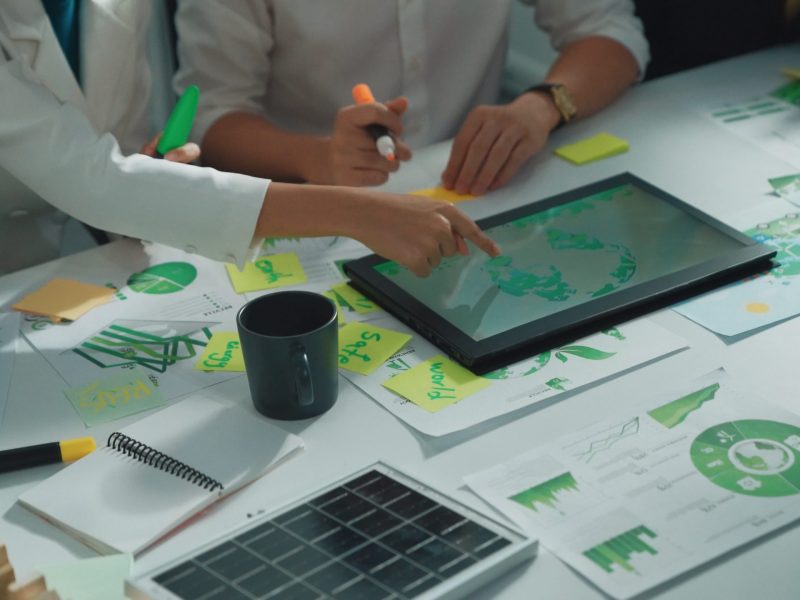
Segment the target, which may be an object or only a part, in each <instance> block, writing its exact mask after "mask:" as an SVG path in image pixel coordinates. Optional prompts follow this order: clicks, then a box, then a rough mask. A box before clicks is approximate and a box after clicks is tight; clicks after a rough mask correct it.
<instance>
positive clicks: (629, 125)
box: [0, 46, 800, 600]
mask: <svg viewBox="0 0 800 600" xmlns="http://www.w3.org/2000/svg"><path fill="white" fill-rule="evenodd" d="M785 66H795V67H796V66H800V47H798V46H788V47H783V48H778V49H775V50H770V51H766V52H761V53H757V54H752V55H748V56H745V57H741V58H737V59H733V60H730V61H725V62H722V63H717V64H715V65H711V66H707V67H703V68H700V69H696V70H693V71H689V72H686V73H682V74H678V75H673V76H671V77H667V78H663V79H660V80H656V81H654V82H651V83H647V84H644V85H641V86H639V87H638V88H636V89H634V90H631V91H630V92H629V93H628V94H627V95H626V96H625V97H624V98H623V99H622V100H620V101H619V102H617V103H616V104H615V105H614V106H613V107H611V108H610V109H608V110H606V111H604V112H603V113H602V114H600V115H597V116H595V117H593V118H591V119H588V120H586V121H583V122H580V123H576V124H574V125H570V126H569V127H565V128H563V129H561V130H559V131H558V132H556V134H555V135H554V136H553V138H552V140H551V142H550V148H549V149H546V150H545V151H543V152H542V153H541V154H540V155H539V156H538V157H537V158H536V160H534V161H533V162H532V164H531V165H530V166H529V167H528V168H527V169H526V170H525V172H523V173H521V174H520V175H519V176H518V177H517V178H515V180H514V181H513V182H512V184H511V185H510V186H509V187H508V188H507V189H505V190H501V191H498V192H496V193H494V194H492V195H491V196H490V197H488V198H486V199H482V200H480V201H476V202H470V203H465V204H462V205H461V206H462V208H464V209H465V210H466V211H467V212H468V213H470V214H471V215H472V216H473V217H475V218H479V217H483V216H487V215H489V214H493V213H495V212H499V211H502V210H507V209H509V208H512V207H515V206H519V205H522V204H526V203H528V202H531V201H533V200H536V199H539V198H543V197H546V196H549V195H552V194H555V193H558V192H562V191H565V190H568V189H571V188H574V187H577V186H580V185H583V184H586V183H590V182H592V181H595V180H598V179H601V178H604V177H607V176H610V175H613V174H616V173H619V172H623V171H631V172H633V173H635V174H637V175H639V176H640V177H643V178H644V179H647V180H649V181H650V182H652V183H653V184H655V185H657V186H659V187H662V188H664V189H665V190H667V191H669V192H670V193H672V194H674V195H676V196H678V197H681V198H682V199H684V200H686V201H688V202H690V203H692V204H694V205H696V206H698V207H699V208H701V209H703V210H705V211H707V212H709V213H711V214H712V215H714V216H716V217H718V218H720V219H722V220H726V219H727V218H729V217H730V215H733V214H735V213H737V212H740V211H742V210H744V209H747V208H749V207H752V206H755V205H757V204H758V203H760V202H766V201H772V200H771V199H770V198H769V197H768V196H766V193H767V192H768V191H769V186H768V184H767V179H768V178H770V177H775V176H779V175H785V174H787V173H792V172H794V171H796V169H793V168H792V167H791V165H789V164H788V163H785V162H783V161H781V160H779V159H777V158H775V157H773V156H771V155H769V154H767V153H765V152H763V151H761V150H760V149H759V148H757V147H755V146H753V145H750V144H749V143H747V142H746V141H744V140H742V139H740V138H738V137H736V136H733V135H732V134H730V133H728V132H727V131H725V130H724V129H723V128H721V127H718V126H717V125H715V124H713V123H711V122H710V121H708V120H706V119H704V118H702V117H701V116H699V115H698V114H697V113H695V112H693V111H692V110H691V107H692V106H698V105H706V104H708V103H713V102H714V101H717V100H725V99H727V98H728V97H730V96H733V97H736V96H739V95H741V94H742V93H747V92H748V91H751V92H752V93H759V92H760V91H766V90H770V89H773V88H774V87H777V86H778V85H779V84H780V83H781V82H782V81H784V79H783V78H782V76H781V75H780V72H779V69H780V68H781V67H785ZM600 131H608V132H610V133H613V134H615V135H618V136H620V137H623V138H625V139H627V140H629V141H630V144H631V150H630V152H628V153H627V154H624V155H621V156H617V157H614V158H611V159H608V160H604V161H600V162H597V163H593V164H589V165H585V166H582V167H574V166H572V165H569V164H568V163H566V162H564V161H562V160H560V159H558V158H555V157H553V156H552V154H551V152H550V151H549V150H550V149H552V148H554V147H556V146H558V145H561V144H563V143H567V142H571V141H577V140H579V139H581V138H584V137H587V136H588V135H592V134H594V133H597V132H600ZM447 154H448V146H447V144H442V145H437V146H434V147H431V148H428V149H425V150H423V151H419V152H417V155H416V156H415V159H414V161H413V162H412V163H409V164H406V165H404V166H403V167H402V169H401V170H400V172H399V173H398V174H396V175H395V176H393V178H392V181H390V182H389V183H388V184H387V185H386V186H385V187H386V189H390V190H394V191H408V190H412V189H415V188H417V187H421V186H428V185H430V181H431V175H435V176H437V175H438V174H439V173H440V172H441V170H442V169H443V167H444V164H445V162H446V158H447ZM120 244H123V245H127V246H123V247H122V248H120ZM137 246H138V245H137V244H135V243H134V242H132V241H124V242H121V243H116V244H112V245H111V246H106V247H102V248H98V249H96V250H91V251H88V252H85V253H82V254H79V255H75V256H73V257H71V258H70V259H69V260H70V262H71V264H78V265H82V266H83V267H85V268H86V269H91V268H93V266H99V265H102V266H104V267H109V266H111V267H113V265H114V261H115V258H114V257H115V255H116V254H117V253H118V252H119V251H120V250H121V249H125V250H126V251H129V250H128V248H134V249H135V248H137ZM62 260H64V259H62ZM59 264H60V261H55V262H52V263H48V264H46V265H41V266H39V267H35V268H32V269H28V270H26V271H21V272H18V273H14V274H12V275H9V276H6V277H3V278H0V307H6V308H7V305H8V304H9V303H10V301H12V300H13V299H14V298H16V297H17V296H19V295H20V293H21V292H23V291H24V290H27V289H30V288H33V287H35V286H36V285H37V284H38V283H40V282H42V281H45V280H47V279H49V278H52V277H54V276H56V275H57V273H58V271H59ZM650 318H652V320H653V321H654V322H656V323H658V324H660V325H662V326H664V327H667V328H669V329H670V330H672V331H673V332H675V333H676V334H678V335H680V336H683V337H684V338H685V339H686V340H687V341H688V342H689V345H690V348H689V349H688V350H685V351H683V352H680V353H677V354H675V355H673V356H670V357H668V358H666V359H664V360H659V361H655V362H653V363H651V364H648V365H645V366H643V367H641V368H638V369H635V370H633V371H631V372H628V373H625V374H623V375H621V376H618V377H615V378H612V379H610V380H609V381H605V382H603V383H601V384H599V385H594V386H590V387H588V388H586V389H583V390H579V391H578V392H577V393H570V394H567V395H564V396H559V397H558V399H557V400H556V401H554V402H547V403H545V406H544V407H542V406H539V407H536V406H533V407H529V408H527V409H523V410H522V411H520V412H517V413H513V414H511V415H508V416H506V417H502V418H499V419H496V420H493V421H491V422H489V423H484V424H482V425H480V426H477V427H475V428H472V429H470V430H467V431H466V432H462V433H458V434H453V435H451V436H447V437H445V438H437V439H433V438H428V437H425V436H422V435H421V434H418V433H416V432H415V431H414V430H412V429H410V428H409V427H407V426H405V425H404V424H403V423H402V422H400V421H398V420H397V419H395V418H394V417H393V416H392V415H391V414H390V413H388V412H387V411H385V410H384V409H383V408H381V407H380V406H379V405H378V404H377V403H375V402H373V401H372V400H371V399H370V398H368V397H366V396H364V395H363V394H362V393H361V392H360V391H358V390H357V389H356V388H355V387H353V386H352V385H351V384H350V383H349V382H347V381H346V380H345V379H344V378H340V385H341V392H340V396H339V400H338V403H337V404H336V406H335V407H334V408H333V409H332V410H331V411H330V412H328V413H327V414H325V415H323V416H322V417H320V418H317V419H312V420H309V421H303V422H285V423H280V425H281V426H282V427H284V428H286V429H287V430H290V431H292V432H294V433H297V434H299V435H301V436H302V437H303V439H304V440H305V443H306V449H305V451H304V452H303V453H302V454H301V455H299V456H297V457H295V458H293V459H292V460H291V461H289V462H288V463H287V464H286V465H284V466H282V467H280V468H279V469H277V470H276V471H275V472H273V473H271V474H270V475H269V476H267V477H265V478H262V479H261V480H259V481H257V482H256V483H254V484H253V485H251V486H250V487H249V488H247V489H246V490H245V491H243V492H242V493H239V494H236V495H234V497H232V498H230V499H228V500H227V501H226V502H223V503H221V505H220V506H218V507H217V508H216V509H215V510H214V511H213V512H212V513H211V514H210V515H208V516H207V517H205V518H204V519H202V520H201V521H199V522H198V523H196V524H194V525H192V526H191V527H189V528H187V529H186V530H184V531H182V532H181V533H179V534H178V535H176V536H175V537H173V538H171V539H169V540H168V541H166V542H165V543H163V544H161V545H160V546H158V547H157V548H155V549H154V550H152V551H150V552H148V553H146V554H145V555H143V556H142V557H141V558H140V559H139V560H137V562H136V564H135V566H134V574H137V573H141V572H145V571H147V570H149V569H151V568H153V567H155V566H156V565H158V564H159V563H161V562H162V561H165V560H167V559H170V558H172V557H174V556H176V555H178V554H182V553H184V552H187V551H189V550H190V549H191V548H193V547H194V546H195V545H197V544H199V543H201V542H203V541H205V540H207V539H209V538H212V537H215V536H217V535H220V534H222V533H224V532H225V531H226V530H228V529H229V528H230V527H231V526H233V525H235V524H238V523H240V522H242V521H243V520H244V519H245V518H246V514H247V513H248V512H255V511H257V510H258V509H262V508H266V509H270V508H272V507H276V506H278V505H279V504H281V503H283V502H285V501H289V500H291V499H294V498H295V497H298V496H301V495H304V494H306V493H308V492H310V491H312V490H313V489H314V488H315V487H317V486H319V485H322V484H325V483H327V482H329V481H332V480H333V479H335V478H337V477H339V476H342V475H345V474H346V473H347V472H348V471H350V470H353V469H355V468H357V467H360V466H363V465H365V464H366V463H367V462H369V461H372V460H379V459H380V460H385V461H388V462H390V463H392V464H395V465H397V466H399V467H401V468H404V469H406V470H407V471H409V472H410V473H411V474H413V475H416V476H419V477H420V478H421V479H423V480H427V481H429V482H433V483H434V484H435V485H436V486H437V487H440V488H443V489H444V490H445V491H447V492H450V493H452V494H453V496H454V497H456V498H457V499H459V500H461V501H463V502H465V503H467V504H469V505H471V506H474V507H477V508H479V509H482V510H483V511H485V512H487V513H489V514H495V516H496V513H492V511H491V509H489V508H488V507H486V506H485V505H484V504H483V503H482V502H481V501H480V500H478V499H477V497H475V496H474V495H472V494H471V493H470V492H468V491H467V490H466V489H465V488H464V486H463V484H462V482H461V479H462V477H463V476H464V475H466V474H468V473H470V472H474V471H476V470H480V469H483V468H486V467H489V466H491V465H494V464H496V463H498V462H501V461H504V460H506V459H509V458H511V457H513V456H515V455H517V454H518V453H520V452H523V451H525V450H526V449H528V448H530V447H532V446H534V445H537V444H538V443H541V442H545V441H547V440H551V439H554V438H556V437H558V436H560V435H563V434H565V433H567V432H569V431H572V430H575V429H578V428H580V427H584V426H587V425H589V424H591V423H593V422H595V421H597V420H600V419H603V418H605V417H606V416H607V415H608V414H609V413H611V412H613V411H622V412H625V411H632V410H635V409H636V407H637V406H638V405H639V404H640V402H641V401H642V400H643V399H644V397H645V395H646V391H647V390H657V389H660V388H661V387H663V386H668V385H670V384H671V383H673V382H679V381H686V380H689V379H693V378H695V377H698V376H700V375H703V374H705V373H707V372H709V371H711V370H713V369H715V368H718V367H720V366H721V367H724V368H725V369H727V370H728V372H729V373H730V374H731V375H732V376H733V377H734V378H736V379H738V380H739V381H741V382H743V383H744V384H745V385H749V386H750V387H753V388H757V389H758V390H760V394H761V395H762V396H763V397H764V398H766V399H767V400H769V401H771V402H773V403H775V404H778V405H781V406H783V407H785V408H788V409H790V410H795V411H797V410H800V394H798V393H797V387H798V385H797V380H798V378H797V376H795V375H794V373H796V369H797V366H796V365H797V362H796V354H795V353H794V352H793V350H794V349H795V347H796V344H795V341H796V340H797V339H798V337H800V320H798V319H794V320H789V321H787V322H784V323H782V324H780V325H778V326H775V327H772V328H768V329H765V330H763V331H761V332H759V333H757V334H754V335H751V336H745V337H743V339H740V340H739V341H737V342H736V343H731V344H726V343H725V342H724V341H723V340H721V339H720V338H718V337H717V336H716V335H714V334H712V333H710V332H709V331H707V330H705V329H703V328H702V327H700V326H698V325H696V324H694V323H692V322H691V321H689V320H687V319H685V318H683V317H682V316H680V315H678V314H677V313H675V312H672V311H670V310H664V311H660V312H658V313H655V314H653V315H651V317H650ZM64 387H65V385H64V382H63V380H62V379H61V378H60V376H59V375H58V374H57V373H56V372H55V371H54V370H53V369H52V368H51V367H50V366H49V365H48V363H47V362H46V361H45V360H44V359H43V358H42V357H41V356H40V355H39V354H38V353H37V352H35V351H34V350H33V349H32V348H31V347H30V346H29V345H28V344H27V342H26V341H25V340H24V339H22V340H20V343H19V345H18V355H17V359H16V364H15V369H14V373H13V377H12V381H11V388H10V396H9V401H8V405H7V407H6V411H5V418H4V421H3V423H2V426H1V427H0V449H4V448H12V447H16V446H22V445H27V444H33V443H42V442H50V441H53V440H56V439H63V438H68V437H77V436H80V435H87V434H91V435H94V436H95V437H96V439H103V438H104V436H106V435H108V433H110V432H111V431H113V430H116V429H118V428H120V427H124V426H125V425H126V424H128V423H130V422H131V420H132V419H135V418H136V417H130V418H128V419H126V420H122V421H115V422H113V423H109V424H106V425H103V426H98V427H95V428H92V429H91V430H87V429H85V428H84V426H83V423H82V422H81V421H80V419H79V418H78V417H77V415H76V414H75V412H74V411H73V409H72V407H71V406H70V404H69V403H68V402H67V401H66V400H65V398H64V396H63V394H62V391H61V390H62V389H63V388H64ZM213 390H214V391H215V392H216V393H218V394H220V396H221V397H224V398H227V399H230V400H232V401H237V402H242V403H244V404H249V402H250V401H249V393H248V390H247V383H246V380H245V378H244V377H243V376H242V377H238V378H236V379H233V380H230V381H227V382H225V383H223V384H221V385H219V386H216V387H215V388H213ZM145 414H146V413H145ZM58 468H59V466H57V465H52V466H45V467H38V468H35V469H29V470H25V471H19V472H15V473H9V474H4V475H2V476H0V512H2V519H1V520H0V542H4V543H6V544H7V545H8V547H9V552H10V555H11V558H12V561H13V563H14V565H15V567H16V569H17V571H18V573H19V574H20V576H21V577H22V578H24V577H26V576H27V575H29V574H31V573H32V572H33V569H34V567H35V566H36V565H44V564H51V563H55V562H60V561H65V560H69V559H71V558H75V557H90V556H94V553H93V551H91V550H90V549H88V548H87V547H85V546H83V545H82V544H81V543H79V542H78V541H76V540H74V539H73V538H71V537H70V536H68V535H67V534H66V533H63V532H61V531H60V530H58V529H56V528H54V527H52V526H50V525H48V524H47V523H45V522H44V521H43V520H41V519H39V518H38V517H36V516H34V515H33V514H31V513H29V512H28V511H26V510H25V509H23V508H21V507H19V506H17V505H16V504H15V501H16V499H17V496H18V495H19V494H20V493H22V492H23V491H24V490H26V489H27V488H29V487H31V486H33V485H36V484H37V483H38V482H40V481H41V480H43V479H44V478H46V477H47V476H49V475H51V474H52V473H54V472H56V470H57V469H58ZM799 550H800V528H798V527H793V528H792V527H790V528H786V529H785V530H782V531H778V532H776V533H774V534H771V535H768V536H766V538H764V539H762V540H760V541H758V542H756V543H753V544H749V545H747V546H745V547H744V548H741V549H738V550H736V551H734V552H732V553H730V554H729V555H727V556H725V557H723V558H721V559H718V560H716V561H714V562H713V563H711V564H709V565H705V566H703V567H701V568H699V569H696V570H695V571H694V572H692V573H689V574H686V575H684V576H681V577H679V578H677V579H675V580H674V581H673V582H671V583H670V584H668V585H665V586H662V587H661V588H659V589H657V590H654V591H653V592H652V593H650V594H646V596H645V597H650V596H657V597H659V598H664V599H673V598H704V599H713V598H725V599H731V598H758V597H769V598H776V599H782V598H786V599H789V598H800V567H798V551H799ZM473 597H474V598H503V599H508V600H510V599H529V598H569V599H576V600H578V599H592V598H602V597H604V595H603V594H602V593H601V592H600V591H599V590H598V589H597V588H595V587H593V586H592V585H590V584H589V583H588V582H587V581H586V580H584V579H582V578H581V577H580V576H579V575H577V574H576V573H575V572H574V571H572V570H571V569H569V568H568V567H566V566H565V565H564V564H562V563H561V562H560V561H559V560H558V559H557V558H556V557H555V556H554V555H553V554H551V553H550V552H548V551H547V550H546V549H545V548H540V552H539V556H538V557H537V558H536V559H535V560H534V561H532V562H529V563H526V564H525V565H524V566H522V567H519V568H517V569H515V570H514V571H513V572H511V573H509V574H507V575H505V576H504V577H502V578H499V579H497V580H496V581H494V582H493V583H492V584H490V585H489V586H488V587H486V588H483V589H482V590H480V591H479V592H477V593H475V594H474V595H473Z"/></svg>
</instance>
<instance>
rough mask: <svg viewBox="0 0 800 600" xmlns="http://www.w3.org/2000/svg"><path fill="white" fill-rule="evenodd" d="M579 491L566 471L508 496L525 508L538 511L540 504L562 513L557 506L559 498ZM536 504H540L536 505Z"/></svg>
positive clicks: (573, 479) (576, 484)
mask: <svg viewBox="0 0 800 600" xmlns="http://www.w3.org/2000/svg"><path fill="white" fill-rule="evenodd" d="M579 491H580V490H579V489H578V483H577V482H576V481H575V478H574V477H573V476H572V474H571V473H570V472H569V471H567V472H566V473H562V474H561V475H558V476H556V477H553V478H552V479H548V480H547V481H545V482H544V483H540V484H538V485H536V486H534V487H531V488H528V489H527V490H525V491H522V492H519V493H517V494H514V495H513V496H510V497H509V500H512V501H514V502H516V503H517V504H521V505H522V506H524V507H525V508H529V509H531V510H533V511H535V512H539V510H541V507H542V506H546V507H548V508H550V509H552V510H557V511H559V512H561V513H562V514H563V511H562V510H561V509H560V508H559V498H560V497H562V496H564V495H565V494H570V493H577V492H579ZM537 504H538V505H540V506H537Z"/></svg>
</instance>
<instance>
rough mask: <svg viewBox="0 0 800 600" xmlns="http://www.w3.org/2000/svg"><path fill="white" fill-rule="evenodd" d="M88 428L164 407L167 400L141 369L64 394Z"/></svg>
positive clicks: (118, 374) (71, 389) (73, 389)
mask: <svg viewBox="0 0 800 600" xmlns="http://www.w3.org/2000/svg"><path fill="white" fill-rule="evenodd" d="M64 394H66V396H67V398H69V401H70V402H72V406H74V407H75V410H76V411H78V415H80V417H81V419H82V420H83V422H84V423H86V426H87V427H92V426H93V425H99V424H100V423H106V422H108V421H113V420H114V419H121V418H122V417H127V416H128V415H133V414H136V413H138V412H142V411H144V410H149V409H151V408H155V407H157V406H162V405H163V404H165V403H166V400H164V398H163V397H162V396H161V392H159V390H158V388H156V387H155V386H154V385H153V382H152V381H150V378H149V377H148V376H147V374H146V373H145V372H144V371H143V370H142V369H140V368H139V367H136V368H133V369H125V370H123V371H122V372H120V373H117V374H115V375H111V376H109V377H104V378H103V379H98V380H97V381H93V382H92V383H90V384H88V385H85V386H83V387H77V388H69V389H67V390H64Z"/></svg>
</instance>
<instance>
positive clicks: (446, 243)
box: [0, 61, 497, 275]
mask: <svg viewBox="0 0 800 600" xmlns="http://www.w3.org/2000/svg"><path fill="white" fill-rule="evenodd" d="M0 106H2V107H8V109H7V110H6V111H5V112H4V111H2V110H0V167H2V168H4V169H6V170H7V171H9V172H10V173H11V174H13V175H14V176H16V177H17V178H18V179H19V180H20V181H21V182H23V183H24V184H26V185H27V186H28V187H29V188H31V189H32V190H33V191H34V192H36V193H37V194H38V195H39V196H41V197H42V198H44V199H45V200H47V201H48V202H49V203H50V204H52V205H53V206H55V207H57V208H59V209H60V210H62V211H63V212H65V213H67V214H69V215H71V216H73V217H75V218H77V219H79V220H81V221H84V222H85V223H87V224H89V225H92V226H94V227H97V228H100V229H104V230H107V231H112V232H116V233H120V234H124V235H128V236H131V237H137V238H141V239H145V240H150V241H155V242H161V243H164V244H167V245H171V246H175V247H178V248H182V249H184V250H187V251H189V252H197V253H198V254H202V255H204V256H207V257H209V258H212V259H216V260H220V261H225V262H235V263H238V264H242V263H243V262H245V261H246V260H247V259H248V258H249V257H250V256H251V251H250V250H251V246H252V245H253V244H254V243H255V244H257V243H258V242H259V241H260V239H261V238H263V237H265V236H268V235H270V236H271V235H298V236H301V235H302V236H319V235H345V236H350V237H353V238H355V239H358V240H360V241H361V242H363V243H365V244H366V245H367V246H369V247H370V248H372V249H373V250H374V251H376V252H378V253H380V254H382V255H384V256H386V257H387V258H389V259H393V260H397V261H398V262H400V263H401V264H403V265H404V266H407V267H409V268H410V269H412V270H413V271H414V272H415V273H418V274H420V275H425V274H427V273H428V272H429V271H430V268H431V267H432V266H435V265H437V264H438V262H439V260H441V257H442V256H448V255H451V254H453V253H454V252H456V251H459V252H465V251H466V246H465V244H464V241H463V238H466V239H469V240H471V241H472V242H473V243H475V244H476V245H477V246H478V247H480V248H482V249H483V250H485V251H487V252H489V253H491V254H495V253H496V252H497V249H496V248H495V247H494V245H493V244H492V243H491V241H490V240H489V239H488V238H487V237H486V236H485V234H483V233H482V232H480V231H479V230H478V229H477V226H476V225H475V224H474V223H473V222H472V221H471V220H470V219H469V218H468V217H466V215H464V214H463V213H462V212H461V211H459V210H458V209H457V208H455V207H454V206H451V205H449V204H446V203H442V202H434V201H431V200H429V199H426V198H417V197H399V196H393V195H389V194H384V193H380V192H376V191H371V190H363V189H360V190H359V189H352V188H344V187H337V188H333V187H321V186H313V185H309V186H298V185H293V184H279V183H276V184H271V185H270V182H268V181H266V180H263V179H257V178H253V177H249V176H246V175H239V174H233V173H220V172H218V171H216V170H214V169H210V168H202V167H196V166H193V165H185V164H180V163H174V162H169V161H165V160H154V159H152V158H150V157H147V156H144V155H142V154H133V155H131V156H123V155H122V153H121V152H120V151H119V147H118V145H117V143H116V140H115V139H114V138H113V136H111V135H108V134H106V135H102V136H99V135H97V134H96V133H95V131H94V130H93V128H92V126H91V124H90V123H89V122H88V120H87V119H86V116H85V115H84V114H83V113H82V112H81V111H79V110H78V109H76V108H75V107H74V106H72V105H70V104H65V103H61V102H60V101H59V100H57V99H56V98H55V96H53V95H52V94H51V93H50V92H49V91H48V90H47V89H46V88H44V87H43V86H42V85H41V84H40V83H38V82H37V81H36V80H35V76H33V74H32V73H30V72H29V71H26V67H25V66H24V65H22V64H20V63H19V62H18V61H11V62H8V63H0ZM12 108H13V111H12ZM12 113H13V114H12Z"/></svg>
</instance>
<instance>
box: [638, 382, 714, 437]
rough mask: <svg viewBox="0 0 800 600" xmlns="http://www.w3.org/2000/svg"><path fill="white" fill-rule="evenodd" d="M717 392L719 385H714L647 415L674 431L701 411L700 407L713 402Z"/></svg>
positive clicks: (655, 409) (660, 407) (664, 405)
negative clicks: (692, 414) (674, 428)
mask: <svg viewBox="0 0 800 600" xmlns="http://www.w3.org/2000/svg"><path fill="white" fill-rule="evenodd" d="M717 390H719V384H718V383H714V384H712V385H709V386H707V387H704V388H703V389H701V390H697V391H695V392H692V393H691V394H687V395H686V396H683V397H682V398H678V399H677V400H673V401H672V402H668V403H667V404H663V405H661V406H659V407H658V408H654V409H653V410H650V411H648V412H647V414H648V415H650V416H651V417H653V418H654V419H655V420H656V421H658V422H659V423H661V424H662V425H663V426H664V427H666V428H667V429H672V428H673V427H675V426H677V425H680V424H681V423H683V422H684V421H685V420H686V417H688V416H689V414H690V413H693V412H694V411H696V410H700V407H701V406H703V405H704V404H705V403H706V402H710V401H711V400H713V399H714V396H716V394H717Z"/></svg>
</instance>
